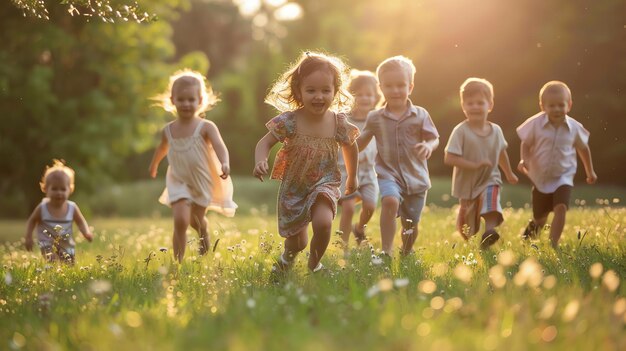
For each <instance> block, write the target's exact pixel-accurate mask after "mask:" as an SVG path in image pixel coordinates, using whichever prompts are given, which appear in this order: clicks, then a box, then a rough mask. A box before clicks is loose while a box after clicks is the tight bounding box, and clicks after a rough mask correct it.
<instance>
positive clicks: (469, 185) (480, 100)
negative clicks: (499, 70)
mask: <svg viewBox="0 0 626 351" xmlns="http://www.w3.org/2000/svg"><path fill="white" fill-rule="evenodd" d="M460 95H461V107H462V108H463V113H464V114H465V121H463V122H461V123H459V124H458V125H457V126H456V127H455V128H454V130H453V131H452V134H451V135H450V139H449V140H448V145H447V146H446V152H445V157H444V162H445V164H447V165H449V166H454V171H453V174H452V196H454V197H456V198H458V199H459V204H460V208H459V214H458V216H457V222H456V223H457V230H458V231H459V233H460V234H461V236H463V238H464V239H465V240H467V239H469V238H470V237H472V236H473V235H475V234H476V233H477V232H478V230H479V228H480V218H481V217H483V218H484V219H485V232H484V234H483V235H482V238H481V241H480V246H481V248H483V249H485V248H487V247H489V246H491V245H493V244H494V243H495V242H496V241H498V239H499V238H500V234H498V232H497V231H496V230H495V228H496V227H497V226H499V225H500V224H501V223H502V222H503V220H504V218H503V217H502V207H501V205H500V187H501V186H502V177H501V175H500V170H499V169H498V165H499V166H500V168H502V170H503V171H504V175H505V176H506V179H507V181H508V182H509V183H511V184H516V183H517V181H518V178H517V176H516V175H515V174H514V173H513V170H512V169H511V164H510V162H509V155H508V154H507V152H506V148H507V142H506V140H505V139H504V135H503V134H502V129H500V127H499V126H498V125H497V124H495V123H492V122H490V121H488V120H487V117H488V115H489V113H490V112H491V110H492V109H493V85H492V84H491V83H490V82H489V81H487V80H486V79H480V78H468V79H467V80H465V82H463V84H462V85H461V90H460Z"/></svg>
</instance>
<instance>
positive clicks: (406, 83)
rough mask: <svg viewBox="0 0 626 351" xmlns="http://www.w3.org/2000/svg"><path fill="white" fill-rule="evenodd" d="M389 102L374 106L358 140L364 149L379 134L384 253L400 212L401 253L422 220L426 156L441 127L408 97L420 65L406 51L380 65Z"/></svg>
mask: <svg viewBox="0 0 626 351" xmlns="http://www.w3.org/2000/svg"><path fill="white" fill-rule="evenodd" d="M376 75H377V76H378V82H379V85H380V89H381V91H382V93H383V97H384V99H385V105H384V107H382V108H380V109H378V110H376V111H372V112H371V113H370V114H369V116H368V118H367V122H366V123H365V128H364V129H363V134H362V135H361V136H360V137H359V139H358V140H357V143H358V145H359V149H364V148H365V147H366V146H367V145H368V144H369V142H370V141H371V139H372V137H375V138H376V149H377V150H378V156H377V157H376V173H377V175H378V187H379V188H380V197H381V213H380V233H381V238H382V250H383V254H385V255H389V256H391V255H392V254H393V239H394V236H395V233H396V217H398V216H399V217H400V218H401V220H402V224H401V225H402V229H403V230H402V248H401V249H400V254H401V255H403V256H406V255H408V254H410V253H412V252H413V245H414V243H415V240H416V239H417V234H418V232H417V230H418V223H419V220H420V217H421V213H422V209H423V208H424V204H425V202H426V192H427V191H428V189H429V188H430V177H429V175H428V166H427V162H426V160H428V159H429V158H430V156H431V155H432V152H433V150H435V149H436V148H437V146H439V133H438V132H437V128H435V124H434V123H433V121H432V119H431V118H430V114H429V113H428V111H426V109H424V108H422V107H419V106H415V105H413V103H412V102H411V100H410V99H409V95H410V94H411V92H412V91H413V86H414V76H415V66H414V65H413V62H412V61H411V60H410V59H408V58H406V57H404V56H394V57H390V58H388V59H386V60H384V61H383V62H382V63H381V64H380V65H378V68H377V69H376Z"/></svg>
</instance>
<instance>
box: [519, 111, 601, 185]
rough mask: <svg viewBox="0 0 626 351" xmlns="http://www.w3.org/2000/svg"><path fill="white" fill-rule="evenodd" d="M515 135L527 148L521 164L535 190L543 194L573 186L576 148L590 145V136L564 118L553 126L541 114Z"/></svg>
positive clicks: (571, 120) (535, 116)
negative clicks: (564, 186) (562, 186)
mask: <svg viewBox="0 0 626 351" xmlns="http://www.w3.org/2000/svg"><path fill="white" fill-rule="evenodd" d="M517 135H518V136H519V138H520V139H521V140H522V142H523V143H524V144H526V145H528V146H529V147H530V153H529V154H528V155H526V156H525V157H526V159H525V160H524V162H525V163H526V164H527V166H528V175H529V177H530V180H531V181H532V182H533V184H534V186H535V187H536V188H537V190H539V191H540V192H542V193H544V194H549V193H553V192H555V191H556V189H557V188H558V187H560V186H561V185H570V186H573V185H574V175H575V174H576V165H577V164H576V148H579V147H584V146H585V145H587V143H588V141H589V132H588V131H587V130H586V129H585V127H583V125H582V124H581V123H580V122H578V121H576V120H575V119H573V118H571V117H569V116H565V120H564V121H563V123H562V124H560V125H558V126H554V125H553V124H552V123H550V120H549V119H548V116H547V115H546V114H545V112H540V113H538V114H536V115H534V116H532V117H530V118H529V119H527V120H526V121H525V122H524V123H522V124H521V125H520V126H519V127H517Z"/></svg>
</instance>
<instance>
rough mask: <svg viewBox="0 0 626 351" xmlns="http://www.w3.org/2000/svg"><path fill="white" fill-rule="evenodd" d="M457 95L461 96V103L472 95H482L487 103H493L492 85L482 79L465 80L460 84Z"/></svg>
mask: <svg viewBox="0 0 626 351" xmlns="http://www.w3.org/2000/svg"><path fill="white" fill-rule="evenodd" d="M459 94H460V95H461V103H463V101H464V100H465V99H466V98H468V97H470V96H472V95H482V96H483V97H484V98H486V99H487V100H489V102H491V103H493V84H491V82H489V81H488V80H486V79H483V78H474V77H471V78H467V79H466V80H465V82H463V84H461V89H460V91H459Z"/></svg>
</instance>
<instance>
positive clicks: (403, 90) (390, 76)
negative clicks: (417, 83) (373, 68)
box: [379, 69, 413, 110]
mask: <svg viewBox="0 0 626 351" xmlns="http://www.w3.org/2000/svg"><path fill="white" fill-rule="evenodd" d="M379 79H380V90H381V91H382V93H383V96H384V97H385V101H386V102H387V106H388V107H389V108H390V109H392V110H394V109H403V108H405V107H406V104H407V101H408V99H409V95H410V94H411V92H412V91H413V83H411V80H410V79H409V75H408V73H407V72H405V71H404V70H402V69H393V70H388V71H385V72H383V73H381V74H379Z"/></svg>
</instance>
